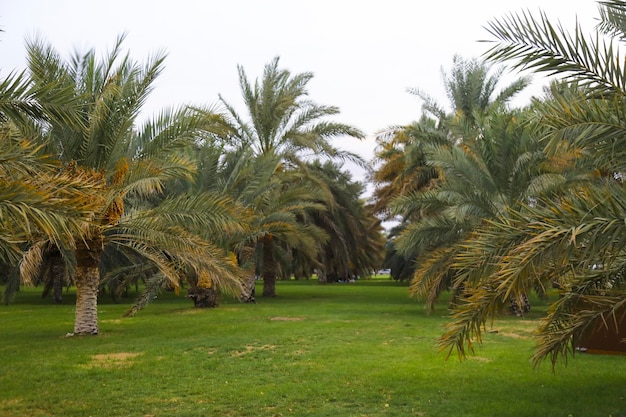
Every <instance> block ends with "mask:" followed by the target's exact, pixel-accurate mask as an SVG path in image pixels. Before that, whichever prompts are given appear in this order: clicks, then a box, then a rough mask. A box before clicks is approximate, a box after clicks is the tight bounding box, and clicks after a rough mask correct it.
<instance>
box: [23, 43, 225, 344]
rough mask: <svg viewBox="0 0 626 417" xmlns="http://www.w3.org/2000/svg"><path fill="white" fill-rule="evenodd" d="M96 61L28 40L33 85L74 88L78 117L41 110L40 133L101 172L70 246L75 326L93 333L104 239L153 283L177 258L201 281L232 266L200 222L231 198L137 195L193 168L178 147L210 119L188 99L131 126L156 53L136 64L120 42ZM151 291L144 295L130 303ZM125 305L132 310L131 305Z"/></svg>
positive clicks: (211, 224) (221, 220) (176, 272)
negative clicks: (135, 259)
mask: <svg viewBox="0 0 626 417" xmlns="http://www.w3.org/2000/svg"><path fill="white" fill-rule="evenodd" d="M123 39H124V37H123V36H121V37H119V38H118V40H117V42H116V44H115V46H114V48H113V49H112V51H111V52H110V53H109V55H108V56H106V57H105V59H104V60H102V61H99V60H98V59H97V58H96V54H95V51H93V50H90V51H88V52H87V53H85V54H83V55H80V54H75V55H74V56H73V57H72V58H71V59H70V60H69V61H65V60H63V59H62V58H61V56H60V55H59V54H58V53H57V52H56V51H55V50H54V49H53V48H52V47H51V46H48V45H46V44H45V43H44V42H42V41H41V40H37V39H36V40H33V41H30V42H29V43H28V45H27V49H28V58H29V69H30V72H31V75H32V78H33V80H34V82H35V84H36V85H48V84H50V83H51V81H52V80H57V85H59V88H64V89H68V88H70V87H71V88H70V89H71V91H73V93H74V97H75V100H76V101H77V102H78V103H79V107H78V115H79V120H78V122H73V121H70V120H67V119H60V118H57V117H55V115H54V114H48V115H47V118H48V119H47V123H45V124H43V125H42V126H41V127H42V129H41V137H42V140H43V142H42V143H44V144H45V145H46V149H47V150H48V152H50V153H53V154H55V155H58V157H59V158H60V159H61V160H62V161H64V162H66V163H70V164H72V165H73V166H74V167H75V169H76V171H78V172H80V173H81V174H83V175H88V173H89V172H92V171H93V172H98V175H100V176H102V177H103V180H104V181H105V185H106V186H105V187H104V189H103V199H102V204H101V205H100V207H99V209H98V210H97V213H96V216H95V217H94V219H93V221H92V222H91V223H89V224H88V225H87V226H86V227H85V228H84V229H83V230H82V233H81V235H80V238H79V239H77V246H76V249H75V251H74V258H75V283H76V287H77V290H76V291H77V301H76V319H75V325H74V334H97V333H98V321H97V293H98V287H99V282H100V272H99V268H98V267H99V264H100V260H101V257H102V253H103V250H104V248H105V247H106V245H115V246H116V247H121V248H124V249H125V250H128V251H132V252H135V253H138V254H140V255H141V258H142V259H144V260H145V262H147V263H148V264H150V265H153V266H154V267H155V269H156V270H157V271H158V272H157V273H155V274H154V276H153V277H154V280H153V281H152V283H153V284H155V285H149V286H148V289H149V290H152V291H153V290H154V289H155V288H157V285H156V284H158V283H162V282H164V281H168V282H170V283H171V285H173V286H175V287H177V286H178V283H179V278H180V269H179V267H178V265H186V266H187V267H191V268H193V269H194V270H195V271H196V273H197V274H201V275H204V276H205V277H206V281H207V283H208V282H209V281H211V282H213V283H219V282H232V283H237V282H238V278H237V273H236V268H235V266H234V264H233V262H232V260H231V258H230V257H229V256H228V254H227V253H224V252H223V251H221V250H219V249H218V248H216V247H215V245H214V244H212V243H211V241H210V240H207V239H206V237H207V236H206V234H203V233H200V232H199V230H201V229H205V230H213V231H215V230H217V229H221V228H220V226H223V225H227V227H235V226H233V225H234V222H233V220H232V219H233V213H232V210H231V207H228V206H226V205H225V204H220V202H216V201H214V200H213V199H212V198H211V197H209V196H206V195H200V196H186V195H185V196H181V197H178V198H170V199H166V200H164V201H163V202H162V203H161V204H159V206H158V207H155V208H152V209H150V210H146V205H145V204H142V203H141V202H142V201H144V200H145V199H146V198H148V197H152V196H154V195H157V194H159V193H160V192H162V190H163V186H164V183H165V182H166V181H168V180H172V179H179V180H185V181H188V180H191V179H192V178H193V172H194V169H195V166H194V164H193V163H192V161H191V160H189V159H188V158H186V157H185V155H184V153H183V152H182V151H181V150H182V149H184V148H185V147H186V146H188V145H190V144H191V143H193V142H194V141H195V140H196V139H197V138H198V137H201V136H202V135H203V134H204V132H206V131H207V130H210V129H211V126H212V125H213V123H214V119H213V118H212V117H209V116H207V113H205V112H202V111H198V110H196V109H191V108H181V109H179V110H174V111H165V112H163V113H162V114H161V115H159V116H157V117H156V118H155V119H154V120H151V121H148V122H146V123H145V124H144V125H143V126H141V127H139V128H138V127H137V123H136V120H137V117H138V115H139V113H140V111H141V108H142V105H143V103H144V102H145V100H146V99H147V97H148V95H149V93H150V92H151V90H152V86H153V82H154V80H155V79H156V77H157V76H158V75H159V73H160V72H161V70H162V67H163V60H164V58H165V56H164V55H163V54H158V55H156V56H155V57H154V58H153V59H152V60H150V61H149V62H148V63H147V64H146V65H145V66H143V67H142V66H140V65H138V64H136V63H135V62H133V61H132V60H131V59H130V57H129V56H128V55H127V56H122V55H121V54H122V42H123ZM148 299H150V297H148V296H147V295H146V296H144V297H143V298H142V300H140V303H139V306H141V305H143V304H145V302H146V301H147V300H148ZM133 311H134V310H133Z"/></svg>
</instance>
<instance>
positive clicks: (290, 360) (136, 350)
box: [0, 280, 626, 417]
mask: <svg viewBox="0 0 626 417" xmlns="http://www.w3.org/2000/svg"><path fill="white" fill-rule="evenodd" d="M277 292H278V295H279V296H278V297H277V298H275V299H263V298H260V299H259V300H258V304H256V305H247V304H239V303H237V302H236V301H230V300H225V301H224V303H223V304H222V305H221V306H220V307H219V308H217V309H211V310H197V309H193V308H192V307H191V302H190V301H189V300H187V299H185V298H184V297H183V296H178V297H176V296H174V295H173V294H170V293H164V294H162V295H160V296H159V298H158V299H157V300H155V302H153V303H152V304H151V305H150V306H149V307H148V308H147V309H146V310H144V311H141V312H140V313H139V314H138V315H137V316H136V317H132V318H122V314H123V312H124V311H125V310H126V309H127V308H128V306H129V304H130V303H131V301H132V300H130V299H128V300H125V301H124V303H122V304H113V303H112V302H111V301H110V300H109V298H108V297H107V296H103V297H102V299H101V303H100V309H99V314H100V320H101V323H100V329H101V334H100V335H99V336H96V337H74V338H65V337H64V335H65V333H67V332H68V331H71V329H72V326H73V324H72V323H73V302H74V299H73V294H71V293H68V294H66V297H65V298H66V300H65V302H66V304H64V305H60V306H56V305H50V304H49V302H48V301H47V300H41V299H40V296H39V292H38V291H37V290H23V291H21V292H20V294H19V295H18V297H17V299H16V301H15V302H14V303H13V304H11V305H9V306H2V307H0V337H1V340H2V343H1V344H0V357H1V361H0V387H2V389H1V390H0V415H1V416H7V417H13V416H42V417H43V416H565V417H566V416H569V415H572V416H574V417H576V416H581V417H582V416H592V417H593V416H605V417H606V416H609V415H611V416H613V417H616V416H626V399H625V397H626V357H623V356H594V355H585V354H581V355H577V356H576V358H575V359H574V360H573V361H570V363H569V364H568V366H567V367H563V366H561V367H559V368H558V369H557V371H556V373H552V371H551V368H550V366H549V364H548V363H545V364H543V365H542V366H540V367H539V368H538V369H533V367H532V364H531V363H530V356H531V353H532V348H533V340H532V338H531V337H532V334H531V332H532V329H533V327H534V326H535V320H536V318H537V317H539V316H540V315H541V311H542V309H545V306H542V305H541V302H540V301H537V300H535V301H534V308H533V312H531V314H530V316H528V317H526V318H524V319H518V318H515V317H504V318H503V319H502V320H499V321H497V322H495V323H494V328H495V329H497V330H498V333H493V334H488V335H487V336H486V340H485V342H486V343H485V346H484V347H482V348H479V349H478V350H477V352H476V355H475V356H473V357H471V358H469V359H468V360H466V361H463V362H459V361H458V360H457V359H456V358H450V359H448V360H446V359H445V355H443V354H439V353H437V351H436V350H435V348H434V344H435V339H436V338H437V337H438V336H439V335H440V334H441V332H442V326H443V324H444V323H445V321H446V319H445V315H446V314H447V311H446V310H445V308H444V307H443V306H442V307H440V308H439V309H438V310H437V311H435V312H434V313H433V314H431V315H428V314H426V312H425V311H424V308H423V306H422V305H421V304H419V303H416V302H415V301H413V300H411V299H409V298H408V297H407V291H406V287H405V286H403V285H401V284H397V283H394V282H391V281H386V280H385V281H382V280H371V281H359V282H357V283H356V284H334V285H327V286H319V285H317V284H316V283H315V282H297V281H290V282H279V283H278V286H277Z"/></svg>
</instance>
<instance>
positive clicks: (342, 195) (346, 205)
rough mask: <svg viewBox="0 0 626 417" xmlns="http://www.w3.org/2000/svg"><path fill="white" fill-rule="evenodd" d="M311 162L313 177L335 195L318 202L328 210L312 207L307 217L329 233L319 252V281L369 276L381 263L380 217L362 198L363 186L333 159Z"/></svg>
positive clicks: (382, 237)
mask: <svg viewBox="0 0 626 417" xmlns="http://www.w3.org/2000/svg"><path fill="white" fill-rule="evenodd" d="M310 165H311V167H310V171H312V172H313V173H314V177H315V178H317V179H319V181H320V182H321V185H323V186H325V187H328V189H329V191H330V193H331V196H332V198H331V199H325V200H320V201H319V203H320V204H322V205H324V206H325V207H326V209H325V210H310V211H309V213H308V217H309V219H307V221H308V222H313V223H314V224H315V225H317V226H318V227H319V228H320V229H322V230H324V231H325V232H326V233H327V234H328V236H329V239H328V241H327V242H325V243H324V244H322V245H321V247H320V251H319V256H318V265H317V268H316V269H317V275H318V281H319V282H327V281H332V280H335V281H336V280H337V279H342V280H345V279H352V278H353V277H354V276H355V275H357V276H360V277H369V276H370V275H371V271H373V270H377V269H379V268H380V266H381V265H382V255H383V247H384V236H383V234H382V226H381V222H380V220H379V219H377V218H376V217H375V216H374V213H373V209H372V208H371V207H367V206H366V205H365V203H364V201H363V200H362V199H361V195H362V194H363V185H362V184H361V183H358V182H353V181H352V178H351V175H350V174H349V173H346V172H342V171H341V170H340V168H339V166H338V165H337V164H334V163H333V162H331V161H327V162H326V163H324V164H322V163H320V162H319V161H315V162H313V163H312V164H310ZM329 278H330V279H329Z"/></svg>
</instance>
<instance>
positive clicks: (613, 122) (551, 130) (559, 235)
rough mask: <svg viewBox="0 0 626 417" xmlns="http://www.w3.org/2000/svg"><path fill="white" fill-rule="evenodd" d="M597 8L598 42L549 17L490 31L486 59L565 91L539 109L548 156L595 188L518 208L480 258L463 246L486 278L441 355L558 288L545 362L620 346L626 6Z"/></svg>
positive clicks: (480, 238) (541, 352)
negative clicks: (589, 344)
mask: <svg viewBox="0 0 626 417" xmlns="http://www.w3.org/2000/svg"><path fill="white" fill-rule="evenodd" d="M599 4H600V6H599V7H600V12H601V13H600V16H601V22H600V24H599V25H598V27H597V31H598V33H597V36H593V37H591V38H590V37H588V36H586V35H585V34H584V32H583V29H582V28H581V27H580V25H578V24H577V25H576V26H575V28H574V31H573V33H570V32H568V31H566V30H565V29H564V28H562V27H561V26H555V25H554V24H553V23H552V22H551V21H550V20H549V19H548V17H547V16H546V15H545V14H543V13H541V14H539V15H538V16H534V15H532V14H530V13H526V12H523V13H520V14H511V15H509V16H507V17H506V18H503V19H500V20H495V21H493V22H492V23H491V24H490V25H489V27H488V30H489V32H490V33H491V34H492V35H493V36H494V38H495V44H494V46H493V47H492V48H491V49H490V50H489V51H488V52H487V56H488V57H489V58H490V59H493V60H498V61H510V62H513V63H514V65H515V66H516V67H517V68H524V69H530V70H533V71H535V72H547V73H549V74H556V75H557V76H559V77H560V78H561V79H562V80H564V81H565V82H567V83H568V84H569V87H568V88H566V89H565V93H563V94H560V95H559V94H557V95H555V96H554V97H552V98H551V99H550V100H546V101H545V102H543V103H541V105H540V106H539V107H538V109H539V117H540V118H541V119H540V120H541V125H542V126H543V128H544V129H545V130H544V131H543V132H542V133H543V136H544V137H545V140H546V141H547V145H546V152H547V154H548V155H555V154H558V153H559V152H562V151H563V150H567V151H568V152H569V154H570V155H574V156H576V158H575V159H574V163H573V164H572V165H573V168H574V169H578V170H581V169H582V170H583V173H585V174H587V175H588V176H589V177H592V178H595V179H594V180H589V181H583V182H580V183H579V184H578V186H577V187H574V188H569V189H568V191H567V193H563V194H557V195H554V196H551V197H550V198H545V199H540V200H538V201H537V202H536V203H535V204H533V205H532V206H528V207H522V208H519V209H517V210H512V211H511V213H509V216H508V217H509V220H507V221H500V222H496V223H493V224H490V225H489V226H488V227H486V228H485V229H484V230H482V231H480V232H478V233H477V234H476V235H475V236H474V244H475V246H474V248H470V247H468V248H466V251H465V253H463V254H462V256H460V258H459V259H460V260H459V262H460V264H461V265H463V266H464V267H465V268H468V270H469V271H472V274H473V275H476V276H478V275H480V276H481V277H482V278H481V282H482V285H481V286H480V287H479V286H476V288H475V289H474V290H473V291H472V292H471V294H470V296H469V297H468V298H467V300H466V302H465V303H463V304H462V305H460V306H459V307H458V309H457V311H456V313H455V315H454V318H453V321H452V323H451V324H450V326H449V329H448V331H447V332H446V334H445V335H444V336H443V337H442V339H441V346H442V347H443V348H450V349H456V350H457V351H458V352H459V353H460V354H461V355H463V354H465V348H466V347H467V346H468V345H469V346H471V345H472V343H473V342H475V341H477V340H478V341H480V338H481V325H482V324H483V323H484V322H485V320H487V319H488V318H489V317H492V316H493V315H494V314H495V313H496V312H497V310H498V309H499V307H500V306H501V305H502V303H503V302H504V299H506V298H507V297H509V296H511V295H513V296H517V295H518V294H520V293H521V292H522V291H524V290H525V289H526V288H528V287H529V286H531V285H533V283H539V284H544V285H548V284H549V283H551V282H556V283H557V286H558V287H559V288H560V298H559V300H558V301H556V302H554V303H553V304H552V305H551V307H550V309H549V312H548V315H547V317H546V318H545V319H544V321H543V323H542V324H541V325H540V327H539V329H538V342H539V343H538V347H537V350H536V352H535V356H534V358H535V360H536V361H537V362H539V361H541V360H543V359H545V358H550V360H551V362H552V364H553V365H554V364H555V363H556V362H557V361H558V360H559V359H562V358H565V359H567V357H568V356H569V355H570V354H573V353H574V352H575V349H576V347H577V346H578V343H579V342H580V340H581V339H583V338H584V336H585V335H588V334H589V333H593V332H594V331H597V330H598V329H602V328H608V329H612V331H613V332H615V333H616V334H618V336H619V337H621V338H623V337H624V334H623V329H622V330H620V328H621V327H620V323H623V318H624V303H625V302H626V291H625V290H624V277H625V275H624V271H626V240H625V239H624V236H626V229H625V225H624V213H625V212H626V209H625V207H626V205H625V200H626V188H625V187H624V172H626V142H625V138H626V135H625V131H626V129H625V124H624V120H625V119H624V114H625V113H624V110H625V107H624V103H626V100H625V99H626V94H625V92H626V88H625V87H626V84H625V80H626V78H625V77H624V73H625V72H624V71H625V70H624V68H623V63H622V61H621V60H620V59H619V58H618V57H619V54H618V49H619V47H620V45H619V44H620V43H621V42H623V40H624V36H625V33H626V32H625V31H624V27H626V26H625V23H626V18H625V16H626V4H625V3H624V2H623V1H617V0H614V1H613V0H608V1H603V2H600V3H599ZM589 162H591V168H589ZM479 252H480V254H479ZM620 332H621V333H620Z"/></svg>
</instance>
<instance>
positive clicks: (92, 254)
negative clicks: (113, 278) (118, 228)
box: [74, 239, 103, 335]
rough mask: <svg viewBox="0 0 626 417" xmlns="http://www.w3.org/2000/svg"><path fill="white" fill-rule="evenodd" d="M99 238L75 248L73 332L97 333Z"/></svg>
mask: <svg viewBox="0 0 626 417" xmlns="http://www.w3.org/2000/svg"><path fill="white" fill-rule="evenodd" d="M102 250H103V246H102V240H101V239H94V240H92V241H90V242H89V244H88V245H85V246H84V247H82V248H79V249H77V250H76V318H75V320H74V334H75V335H88V334H93V335H95V334H98V286H99V284H100V271H99V270H98V264H99V263H100V255H101V254H102Z"/></svg>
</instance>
